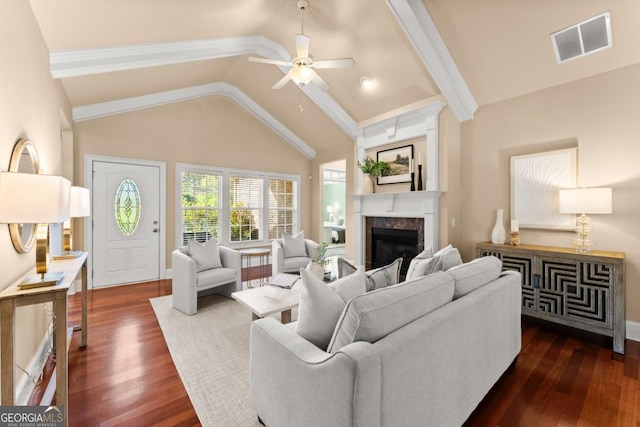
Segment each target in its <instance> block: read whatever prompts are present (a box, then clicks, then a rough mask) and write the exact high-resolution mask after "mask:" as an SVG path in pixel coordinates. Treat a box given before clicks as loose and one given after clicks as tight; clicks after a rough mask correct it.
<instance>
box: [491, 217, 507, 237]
mask: <svg viewBox="0 0 640 427" xmlns="http://www.w3.org/2000/svg"><path fill="white" fill-rule="evenodd" d="M503 215H504V210H503V209H498V212H497V215H496V224H495V225H494V226H493V230H491V242H492V243H493V244H494V245H503V244H504V242H505V241H506V238H507V232H506V231H505V229H504V220H503Z"/></svg>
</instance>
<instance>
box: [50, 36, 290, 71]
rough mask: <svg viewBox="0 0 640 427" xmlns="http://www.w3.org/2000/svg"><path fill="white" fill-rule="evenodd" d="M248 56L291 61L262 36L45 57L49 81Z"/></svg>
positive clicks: (131, 47) (78, 51) (143, 45)
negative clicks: (51, 78) (47, 60)
mask: <svg viewBox="0 0 640 427" xmlns="http://www.w3.org/2000/svg"><path fill="white" fill-rule="evenodd" d="M250 53H256V54H259V55H262V56H264V57H267V58H271V59H278V60H282V61H290V60H291V57H290V56H289V54H288V53H287V51H286V50H285V49H284V48H283V47H282V46H281V45H280V44H278V43H276V42H274V41H272V40H270V39H268V38H266V37H263V36H246V37H225V38H219V39H209V40H188V41H179V42H169V43H154V44H141V45H132V46H117V47H104V48H97V49H77V50H61V51H54V52H51V53H50V54H49V63H50V64H49V67H50V70H51V75H52V76H53V78H56V79H62V78H67V77H78V76H87V75H91V74H100V73H110V72H114V71H123V70H134V69H138V68H146V67H157V66H161V65H171V64H179V63H183V62H193V61H202V60H206V59H217V58H226V57H230V56H240V55H246V54H250Z"/></svg>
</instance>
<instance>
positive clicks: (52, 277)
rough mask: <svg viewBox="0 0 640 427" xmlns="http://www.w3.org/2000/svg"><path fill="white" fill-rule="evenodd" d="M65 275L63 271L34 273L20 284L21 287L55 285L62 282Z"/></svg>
mask: <svg viewBox="0 0 640 427" xmlns="http://www.w3.org/2000/svg"><path fill="white" fill-rule="evenodd" d="M63 277H64V273H63V272H62V271H56V272H50V273H45V274H44V276H43V275H41V274H32V275H30V276H27V277H26V278H25V279H24V282H22V283H20V284H19V285H18V288H19V289H31V288H41V287H44V286H55V285H57V284H58V283H60V280H62V278H63Z"/></svg>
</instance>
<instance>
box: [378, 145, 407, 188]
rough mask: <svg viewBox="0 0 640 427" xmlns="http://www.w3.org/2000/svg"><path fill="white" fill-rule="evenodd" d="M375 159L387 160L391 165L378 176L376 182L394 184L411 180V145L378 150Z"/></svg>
mask: <svg viewBox="0 0 640 427" xmlns="http://www.w3.org/2000/svg"><path fill="white" fill-rule="evenodd" d="M376 156H377V158H376V160H377V161H379V162H387V163H389V165H390V166H391V167H390V168H389V170H387V171H385V172H384V173H383V174H382V176H379V177H378V184H396V183H399V182H411V172H412V169H413V145H405V146H402V147H397V148H390V149H388V150H382V151H378V152H377V153H376Z"/></svg>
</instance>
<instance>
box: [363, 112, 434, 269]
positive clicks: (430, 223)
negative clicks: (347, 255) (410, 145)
mask: <svg viewBox="0 0 640 427" xmlns="http://www.w3.org/2000/svg"><path fill="white" fill-rule="evenodd" d="M444 106H445V104H444V103H443V102H440V101H435V102H431V103H429V104H425V105H421V106H419V107H415V108H407V109H405V110H402V111H398V112H397V113H396V114H391V115H389V116H387V117H384V118H379V119H378V120H375V121H371V122H367V123H366V124H363V125H362V126H361V127H359V128H358V129H357V132H356V135H357V149H358V150H357V151H358V154H357V155H358V158H359V159H363V158H364V156H365V150H370V149H374V148H378V147H383V146H385V145H388V144H394V143H397V142H401V141H408V140H411V139H416V138H424V140H425V145H426V150H425V151H423V153H424V154H421V155H422V156H424V157H422V158H419V159H417V160H418V163H422V164H424V165H425V190H426V191H411V192H397V193H375V194H354V195H353V196H352V198H353V201H354V212H355V215H354V216H355V224H354V225H355V227H354V231H353V239H354V242H356V244H355V245H354V246H355V253H354V258H355V259H354V261H356V262H358V263H360V264H364V261H365V259H364V258H365V253H366V251H365V245H366V244H367V242H365V241H364V240H365V232H364V227H365V219H366V217H402V218H423V219H424V247H425V248H428V247H429V246H431V247H432V248H434V249H438V247H439V246H438V238H439V236H440V232H439V224H440V222H439V212H440V184H439V181H438V177H439V166H440V155H439V149H438V148H439V138H438V133H439V132H438V117H439V115H440V111H442V109H443V108H444ZM357 172H358V173H357V175H356V176H357V182H358V188H361V184H362V172H361V171H360V170H359V169H358V171H357Z"/></svg>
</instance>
